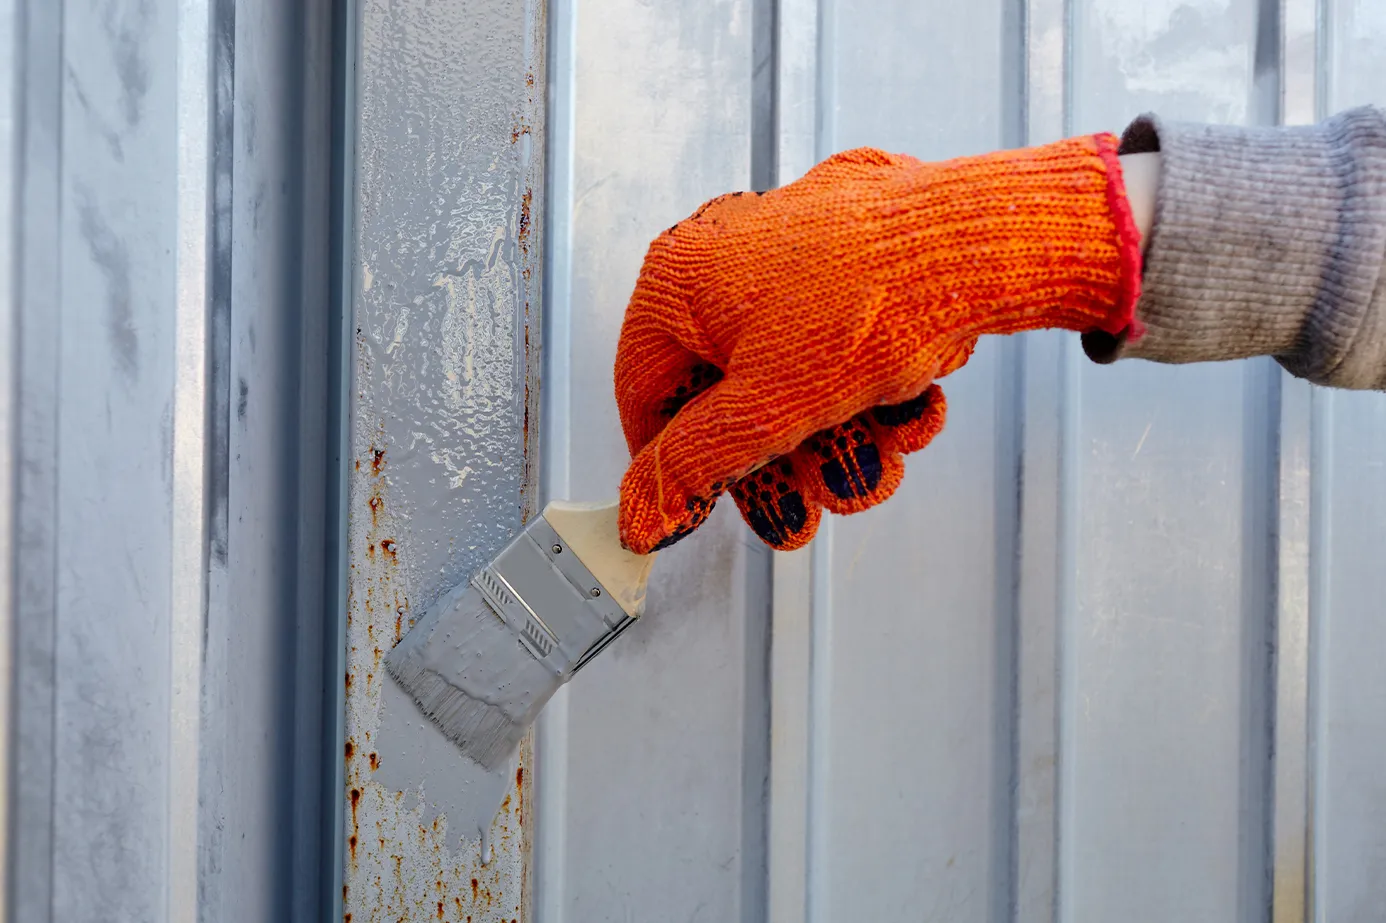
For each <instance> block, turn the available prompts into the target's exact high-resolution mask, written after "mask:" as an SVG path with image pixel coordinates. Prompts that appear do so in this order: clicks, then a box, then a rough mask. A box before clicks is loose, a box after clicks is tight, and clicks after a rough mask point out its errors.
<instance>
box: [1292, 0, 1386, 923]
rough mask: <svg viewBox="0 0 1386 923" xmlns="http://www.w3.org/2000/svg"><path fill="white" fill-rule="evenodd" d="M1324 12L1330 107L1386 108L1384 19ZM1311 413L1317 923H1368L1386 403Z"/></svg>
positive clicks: (1385, 900)
mask: <svg viewBox="0 0 1386 923" xmlns="http://www.w3.org/2000/svg"><path fill="white" fill-rule="evenodd" d="M1323 13H1324V19H1323V24H1322V28H1323V29H1324V34H1323V36H1322V38H1321V42H1322V48H1323V52H1324V60H1323V62H1322V65H1321V75H1322V76H1321V78H1320V81H1319V83H1320V86H1321V89H1320V93H1321V94H1322V95H1321V98H1322V100H1323V102H1322V106H1323V108H1324V109H1326V110H1327V111H1328V112H1336V111H1339V110H1341V109H1345V108H1347V107H1349V106H1357V105H1363V104H1365V103H1375V104H1378V105H1380V104H1382V102H1383V99H1382V88H1383V87H1386V8H1383V7H1382V6H1381V4H1373V3H1366V2H1355V3H1354V2H1330V3H1325V4H1324V5H1323ZM1314 410H1315V415H1314V418H1313V425H1314V428H1315V433H1314V435H1315V443H1314V450H1315V457H1314V468H1313V476H1314V479H1315V492H1314V501H1315V506H1314V508H1313V516H1314V517H1315V523H1314V539H1315V543H1314V544H1313V545H1312V546H1311V549H1310V554H1311V559H1310V560H1311V563H1312V570H1311V574H1310V581H1311V591H1310V592H1311V595H1310V606H1311V609H1310V617H1311V618H1312V620H1313V641H1314V650H1313V652H1312V653H1313V661H1312V666H1311V677H1312V688H1311V693H1310V695H1311V707H1312V710H1311V715H1312V720H1313V722H1314V727H1313V733H1314V750H1313V755H1312V768H1311V772H1312V782H1311V785H1312V789H1311V791H1312V795H1311V797H1312V806H1313V809H1312V810H1313V813H1312V815H1311V816H1312V817H1313V825H1314V826H1313V840H1312V850H1313V852H1312V857H1313V858H1312V865H1311V869H1312V875H1313V877H1312V884H1311V894H1312V898H1313V903H1312V907H1313V914H1314V916H1313V919H1314V920H1320V921H1329V920H1331V921H1334V923H1337V921H1340V920H1341V921H1345V923H1359V921H1367V920H1377V919H1380V918H1381V915H1382V908H1383V907H1386V876H1383V874H1382V871H1383V869H1386V836H1383V833H1382V831H1383V829H1386V778H1383V774H1382V773H1381V771H1380V767H1381V766H1382V765H1383V762H1386V676H1384V675H1383V671H1382V670H1381V669H1380V668H1379V667H1378V666H1377V664H1378V663H1379V661H1380V657H1381V655H1382V653H1383V652H1386V622H1383V619H1382V618H1381V608H1382V607H1381V600H1382V599H1383V598H1386V576H1383V570H1382V567H1381V549H1382V543H1383V541H1386V526H1383V523H1386V478H1384V477H1383V476H1382V475H1383V471H1386V397H1383V396H1382V395H1379V394H1350V393H1337V394H1329V393H1324V394H1322V395H1321V396H1320V398H1319V400H1318V402H1317V403H1316V405H1315V407H1314Z"/></svg>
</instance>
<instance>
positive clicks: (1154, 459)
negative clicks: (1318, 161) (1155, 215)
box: [1059, 0, 1278, 920]
mask: <svg viewBox="0 0 1386 923" xmlns="http://www.w3.org/2000/svg"><path fill="white" fill-rule="evenodd" d="M1079 9H1080V11H1079V14H1078V16H1077V17H1076V21H1075V23H1074V27H1073V28H1074V30H1075V33H1074V36H1073V39H1072V40H1073V43H1074V49H1075V52H1074V70H1073V75H1072V79H1073V81H1074V89H1073V100H1074V110H1073V115H1072V118H1073V128H1074V130H1076V131H1093V130H1099V129H1111V128H1116V127H1120V126H1121V125H1122V124H1124V123H1125V121H1127V120H1129V118H1130V117H1131V116H1132V115H1135V114H1137V113H1139V112H1142V111H1146V110H1154V111H1158V112H1161V113H1162V114H1164V115H1165V117H1167V118H1179V119H1189V120H1199V121H1221V122H1245V121H1247V120H1248V118H1249V116H1250V115H1251V113H1249V111H1248V107H1249V103H1250V100H1251V98H1252V89H1253V87H1252V66H1253V52H1254V38H1255V34H1256V6H1255V4H1254V3H1253V2H1251V0H1233V2H1206V3H1184V4H1174V3H1171V4H1168V6H1167V7H1166V8H1164V9H1160V10H1158V11H1157V10H1152V9H1151V8H1150V7H1149V6H1147V7H1145V8H1144V9H1142V10H1137V9H1136V8H1134V7H1132V6H1130V5H1129V4H1122V3H1119V2H1107V0H1091V2H1087V3H1084V4H1081V5H1080V8H1079ZM1277 378H1278V372H1277V371H1276V370H1275V368H1274V366H1273V365H1271V364H1270V363H1269V362H1268V361H1265V360H1262V361H1260V362H1248V363H1236V364H1218V365H1206V366H1195V367H1190V368H1181V369H1170V368H1161V367H1158V366H1154V365H1147V364H1143V363H1127V364H1124V365H1120V366H1116V367H1110V368H1099V367H1094V366H1091V365H1089V364H1087V363H1083V364H1082V366H1081V371H1080V373H1079V375H1078V376H1077V378H1076V380H1075V381H1074V382H1073V387H1072V388H1071V389H1069V390H1068V392H1067V393H1066V394H1065V400H1066V401H1067V402H1068V407H1069V413H1071V414H1072V415H1073V417H1074V426H1075V428H1076V432H1075V433H1074V438H1073V442H1072V443H1071V447H1072V448H1073V449H1074V450H1075V454H1074V455H1073V457H1071V458H1065V459H1064V464H1065V465H1071V466H1073V468H1072V473H1071V475H1070V476H1069V477H1070V480H1069V485H1071V487H1070V489H1075V490H1079V491H1080V493H1079V495H1078V496H1077V497H1076V498H1075V499H1074V500H1073V501H1072V502H1073V504H1074V510H1073V512H1074V519H1073V521H1072V523H1071V524H1069V525H1067V526H1066V527H1065V528H1067V529H1071V532H1069V534H1068V539H1069V542H1071V544H1066V545H1065V546H1064V547H1065V551H1066V552H1069V553H1071V557H1070V558H1069V559H1068V560H1066V561H1064V562H1063V566H1064V567H1065V568H1066V569H1067V570H1068V572H1069V574H1070V575H1071V576H1070V579H1071V580H1072V581H1073V583H1072V592H1071V596H1070V598H1069V599H1067V600H1065V606H1064V608H1063V609H1062V610H1061V612H1060V615H1059V618H1060V620H1061V621H1060V633H1061V638H1062V643H1063V645H1064V647H1063V652H1062V657H1061V671H1062V674H1061V680H1060V682H1061V686H1060V689H1061V692H1060V714H1059V721H1060V737H1061V743H1060V756H1059V760H1060V773H1061V783H1060V793H1059V794H1060V823H1059V840H1060V844H1061V846H1060V860H1059V861H1060V881H1059V900H1060V917H1061V919H1065V920H1069V919H1072V920H1107V919H1113V918H1121V919H1154V918H1156V917H1160V918H1170V917H1172V918H1175V919H1187V920H1233V919H1248V920H1249V919H1253V918H1255V917H1256V916H1257V915H1258V914H1259V913H1262V912H1263V910H1259V909H1258V908H1263V907H1264V906H1265V904H1266V900H1267V896H1266V894H1265V893H1263V892H1264V883H1265V879H1266V876H1265V869H1264V859H1263V857H1264V850H1265V842H1264V840H1265V830H1266V817H1265V811H1266V807H1265V805H1266V801H1267V799H1268V797H1269V788H1268V784H1267V783H1268V779H1267V760H1268V756H1269V741H1268V739H1267V738H1266V733H1265V731H1266V726H1267V721H1268V715H1267V708H1268V704H1269V703H1268V701H1267V689H1268V684H1269V666H1270V665H1269V658H1268V656H1267V653H1266V652H1267V650H1268V649H1269V648H1268V640H1269V639H1268V624H1269V619H1270V614H1271V600H1272V599H1273V596H1272V582H1273V579H1274V578H1273V574H1274V570H1273V567H1272V563H1271V562H1272V555H1273V552H1274V549H1273V546H1272V544H1271V541H1272V537H1271V536H1272V533H1271V530H1270V526H1271V521H1270V516H1271V514H1272V511H1273V503H1274V492H1273V489H1272V484H1273V483H1274V481H1273V472H1274V444H1275V443H1274V435H1273V430H1272V429H1271V426H1272V424H1271V422H1270V421H1271V413H1272V411H1273V409H1274V403H1273V402H1274V401H1275V400H1276V398H1277V391H1276V387H1277V385H1276V381H1277ZM1132 829H1136V830H1141V831H1145V835H1144V836H1141V837H1139V838H1132V837H1131V836H1130V831H1131V830H1132ZM1176 841H1177V842H1179V843H1180V848H1179V849H1172V848H1170V845H1171V843H1173V842H1176Z"/></svg>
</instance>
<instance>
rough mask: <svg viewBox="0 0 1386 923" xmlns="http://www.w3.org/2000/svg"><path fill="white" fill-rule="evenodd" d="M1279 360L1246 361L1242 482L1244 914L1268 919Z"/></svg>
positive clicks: (1241, 854)
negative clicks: (1277, 362)
mask: <svg viewBox="0 0 1386 923" xmlns="http://www.w3.org/2000/svg"><path fill="white" fill-rule="evenodd" d="M1279 376H1280V369H1279V366H1277V365H1276V364H1275V362H1274V361H1273V360H1272V359H1269V358H1263V359H1259V360H1256V361H1252V362H1247V363H1245V367H1244V368H1243V369H1242V377H1243V407H1242V455H1243V459H1244V460H1245V461H1244V464H1243V469H1242V470H1243V476H1242V482H1241V504H1242V516H1241V536H1242V540H1241V587H1240V597H1241V613H1240V616H1241V624H1240V626H1239V627H1238V631H1239V637H1240V645H1241V652H1242V662H1241V665H1240V671H1239V672H1240V675H1241V680H1242V682H1241V690H1240V698H1241V704H1240V713H1241V721H1240V722H1239V725H1240V736H1241V740H1240V757H1239V767H1240V775H1241V778H1240V785H1239V797H1240V800H1241V804H1240V810H1239V811H1238V816H1239V826H1240V830H1239V833H1238V844H1239V846H1238V852H1239V855H1238V875H1237V877H1238V881H1237V893H1238V898H1237V900H1238V911H1237V913H1238V917H1239V919H1243V920H1246V921H1249V923H1250V921H1263V920H1264V919H1265V915H1266V910H1267V908H1268V907H1269V905H1270V902H1271V891H1272V875H1271V865H1270V862H1271V856H1272V854H1273V852H1274V846H1273V842H1274V836H1273V832H1272V831H1273V823H1274V811H1273V809H1272V797H1273V792H1274V757H1273V753H1274V740H1275V737H1274V734H1275V731H1274V725H1275V705H1276V701H1277V699H1276V688H1277V687H1276V682H1275V654H1274V651H1275V647H1276V639H1277V635H1276V632H1277V627H1276V626H1277V618H1276V597H1277V593H1276V585H1277V583H1278V578H1277V576H1276V574H1277V571H1278V562H1279V557H1278V547H1277V542H1276V531H1277V524H1278V521H1279V509H1280V502H1279V493H1280V491H1279V483H1280V467H1281V466H1280V446H1279V443H1280V419H1281V407H1280V403H1281V402H1280V388H1279Z"/></svg>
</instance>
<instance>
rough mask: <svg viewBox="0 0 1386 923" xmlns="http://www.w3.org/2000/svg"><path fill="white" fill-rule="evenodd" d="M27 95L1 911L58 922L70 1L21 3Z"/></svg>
mask: <svg viewBox="0 0 1386 923" xmlns="http://www.w3.org/2000/svg"><path fill="white" fill-rule="evenodd" d="M15 10H16V13H17V19H16V20H15V24H16V27H17V28H18V30H19V32H18V33H17V34H16V40H17V44H18V46H19V52H18V54H17V55H16V57H15V58H14V59H13V64H14V65H17V66H18V67H19V68H20V70H18V71H17V73H18V79H19V81H20V83H19V86H17V87H16V90H17V92H18V98H17V99H16V100H15V104H16V105H17V106H18V109H17V111H16V122H15V131H16V137H15V141H16V143H17V144H18V147H17V148H16V149H15V151H14V155H15V156H16V157H17V158H18V160H17V162H16V164H15V168H16V171H17V172H16V173H15V174H14V177H15V182H16V184H17V185H16V187H15V191H14V194H15V200H14V208H15V209H16V214H15V218H16V220H17V222H18V223H17V224H12V225H11V226H10V227H11V231H12V232H13V233H14V234H15V235H16V238H15V248H16V249H15V250H14V251H13V252H14V255H15V257H16V258H17V263H16V264H15V265H14V268H13V271H14V273H15V283H16V284H17V286H18V289H17V290H16V291H15V294H16V299H17V300H16V302H15V304H14V309H15V311H16V312H17V313H16V317H15V320H14V323H15V326H16V333H17V337H16V340H15V342H14V349H15V350H16V351H17V352H16V355H15V361H16V369H15V374H16V375H17V376H18V377H17V380H16V381H15V382H14V386H15V387H16V389H17V390H16V394H15V403H14V405H13V407H14V412H15V413H16V417H15V419H14V422H13V426H14V427H15V430H14V433H15V440H16V441H15V445H14V450H15V457H14V464H15V466H16V469H15V471H14V473H13V476H14V481H12V482H11V486H12V487H13V489H14V491H15V497H14V506H13V515H14V517H15V520H14V529H15V532H14V536H15V547H14V549H13V554H14V558H13V566H14V572H13V578H14V581H15V582H14V585H13V588H12V591H13V593H14V597H13V604H14V607H15V608H14V614H15V620H14V621H13V622H12V623H11V625H10V631H11V632H12V635H11V641H12V643H13V645H14V647H13V650H12V652H11V653H12V656H13V658H14V659H13V661H12V667H13V671H14V672H13V675H12V680H13V683H12V685H11V686H10V689H9V692H10V694H11V695H13V696H14V698H13V699H12V707H11V710H10V711H9V712H8V715H9V718H10V720H11V721H12V725H11V727H10V728H9V735H8V741H7V745H8V746H11V747H13V749H12V750H11V751H10V753H11V757H10V760H9V772H10V778H9V779H8V791H9V793H10V795H11V798H12V800H11V801H10V802H9V805H8V807H9V811H10V814H9V820H8V824H7V832H8V833H9V834H10V836H11V839H10V840H9V842H8V843H7V847H6V848H7V855H6V868H7V873H8V880H7V882H6V885H7V893H6V894H5V896H4V897H5V906H4V907H3V908H0V910H3V912H8V913H9V914H11V918H12V919H16V920H24V921H26V923H27V921H30V920H32V921H34V923H43V921H48V920H51V919H52V915H53V901H54V897H55V890H56V889H55V884H54V876H53V839H54V824H55V814H54V810H55V802H54V798H53V790H54V778H55V775H56V772H55V767H56V761H57V751H56V730H57V728H56V714H57V677H56V659H55V658H56V649H55V645H56V640H57V585H58V580H57V575H58V568H59V566H60V565H59V561H58V554H57V531H58V526H57V522H58V512H59V510H58V441H59V433H58V424H59V420H60V408H59V403H58V376H59V372H60V370H61V366H60V363H59V356H60V355H61V345H62V330H61V327H62V325H61V324H60V323H57V322H55V320H54V319H56V318H58V317H59V316H60V313H61V309H62V302H61V292H62V288H61V284H62V248H61V246H60V241H59V238H60V234H61V212H62V209H61V207H60V201H61V198H62V196H61V175H62V168H63V151H62V131H63V129H62V117H63V92H62V87H63V83H64V77H63V29H62V24H63V4H61V3H33V2H23V0H20V2H19V3H18V4H16V6H15Z"/></svg>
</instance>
